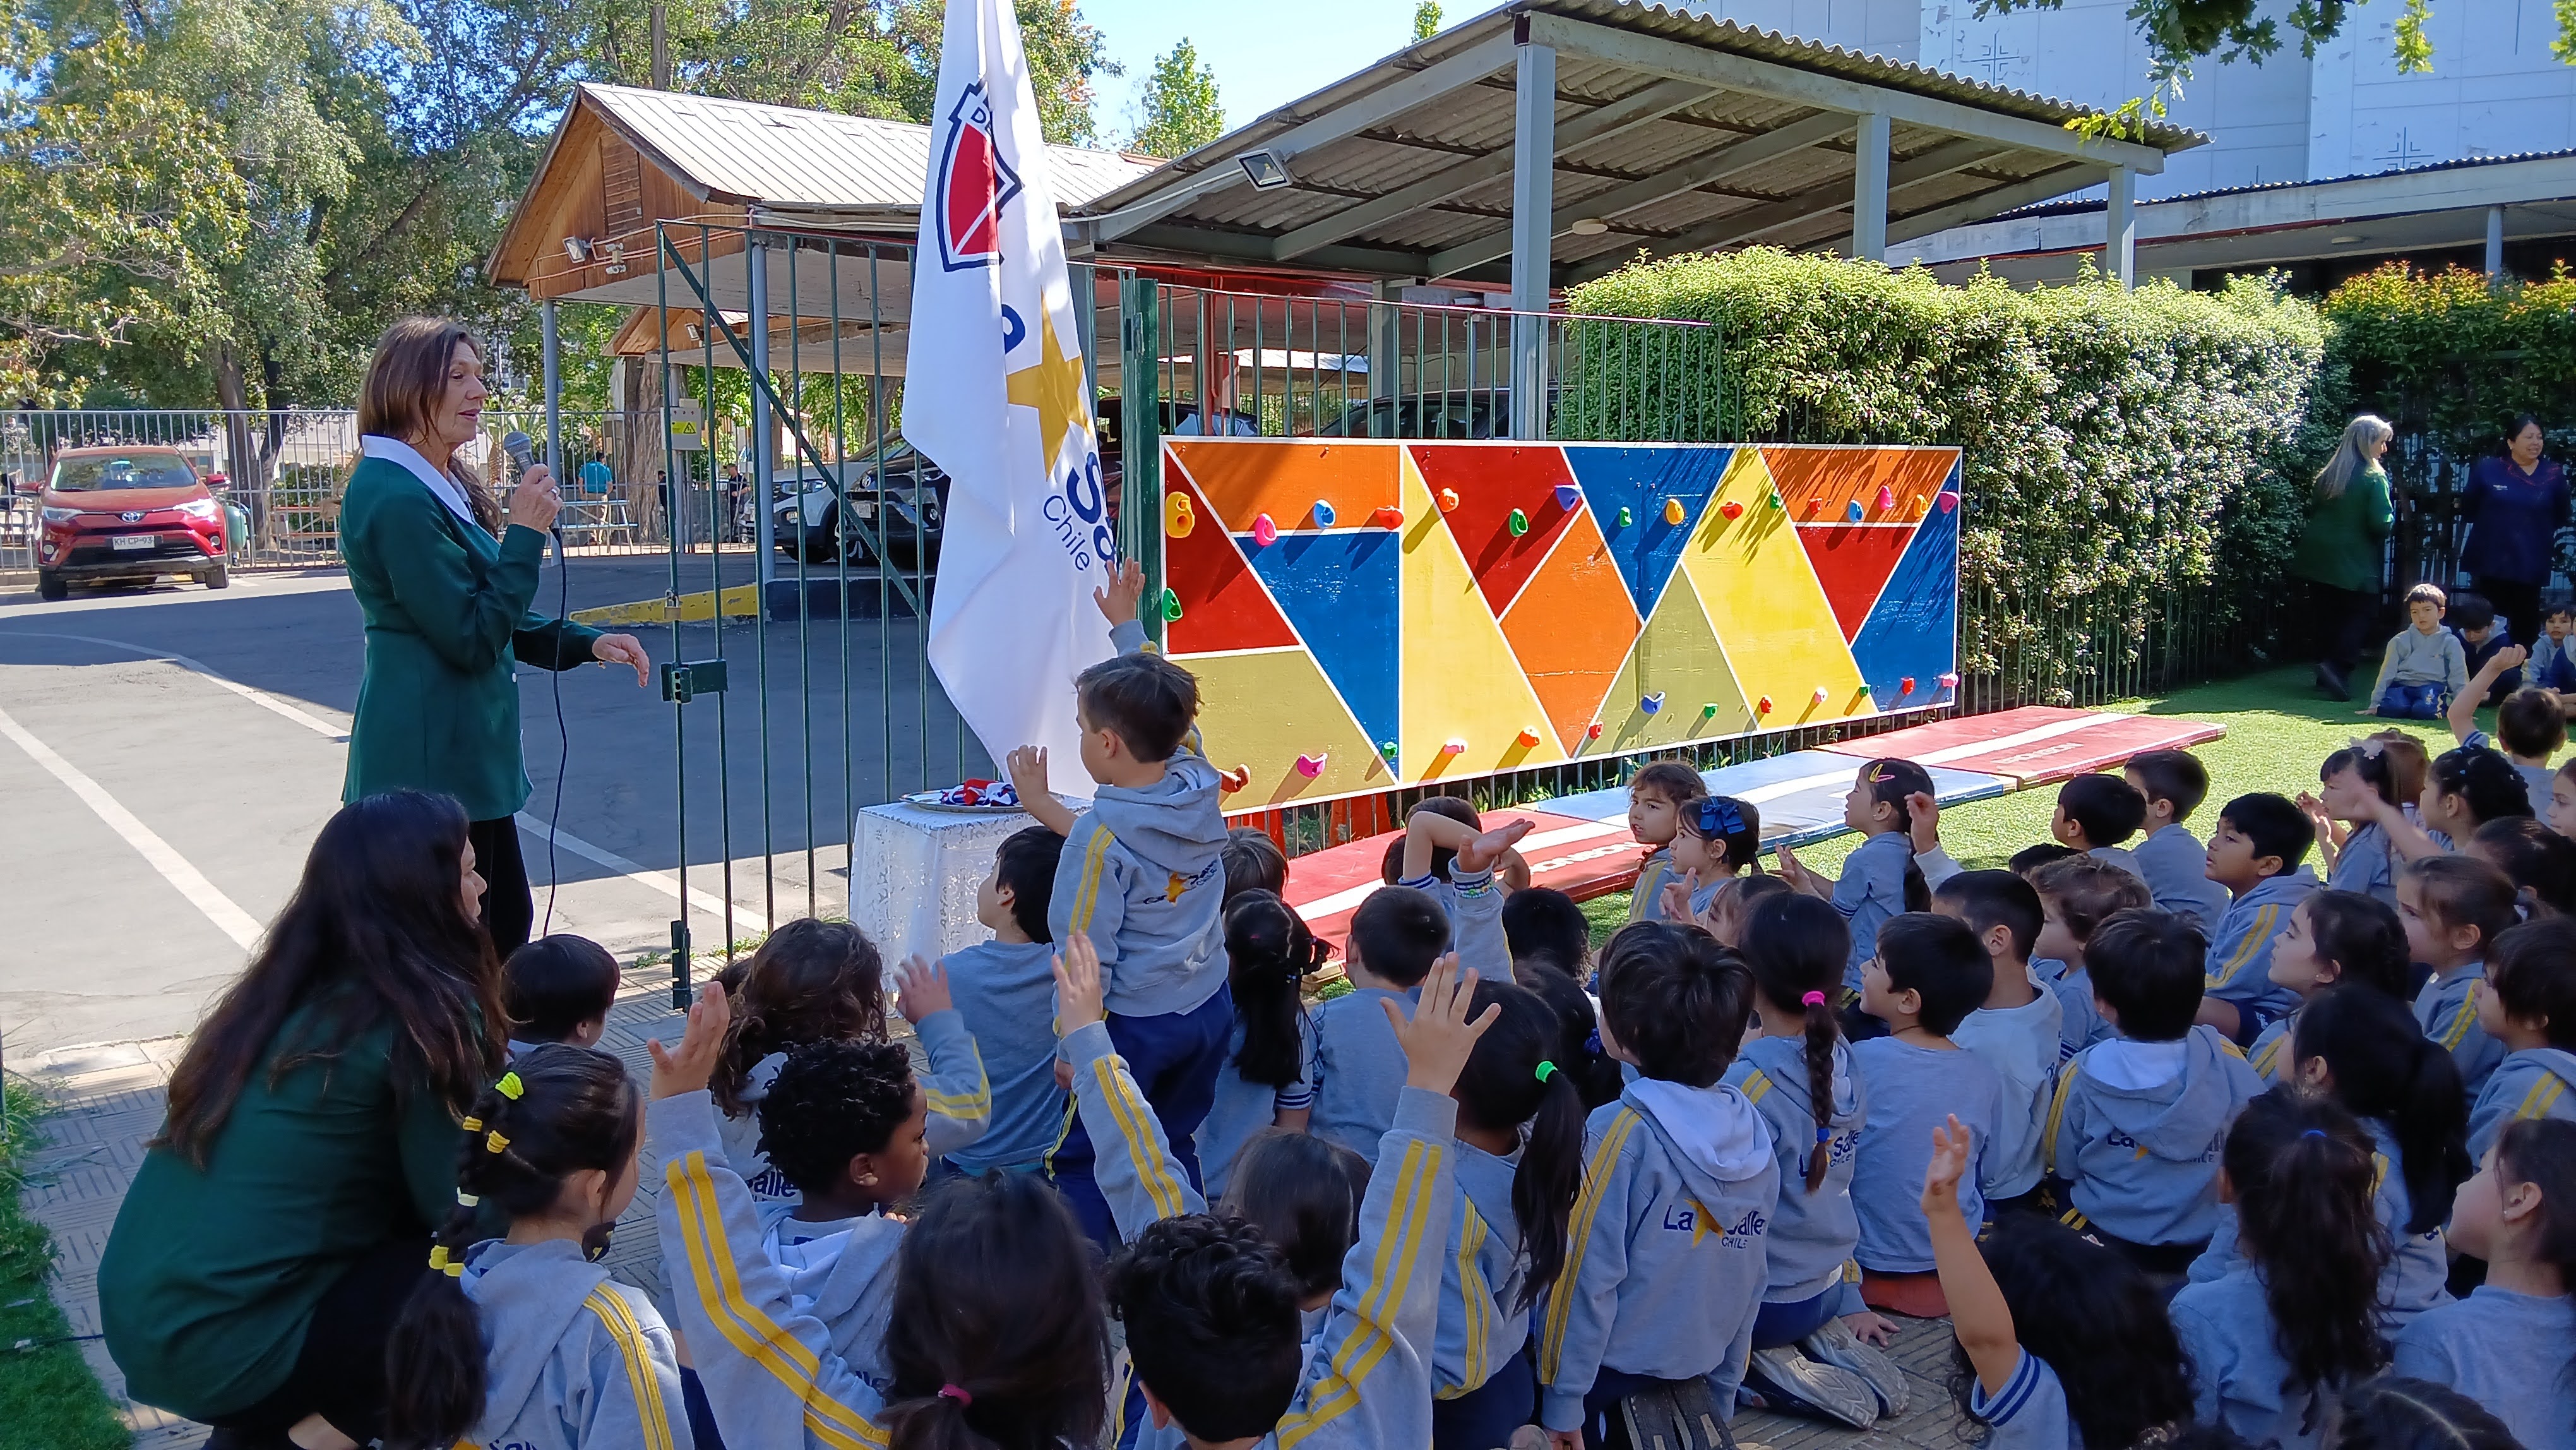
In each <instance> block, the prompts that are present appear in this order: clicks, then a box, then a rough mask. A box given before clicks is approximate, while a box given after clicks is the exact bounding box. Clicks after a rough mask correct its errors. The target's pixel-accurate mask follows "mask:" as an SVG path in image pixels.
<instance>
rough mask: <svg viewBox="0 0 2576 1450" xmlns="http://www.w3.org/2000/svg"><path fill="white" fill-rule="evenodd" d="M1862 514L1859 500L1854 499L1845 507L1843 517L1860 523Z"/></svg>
mask: <svg viewBox="0 0 2576 1450" xmlns="http://www.w3.org/2000/svg"><path fill="white" fill-rule="evenodd" d="M1861 512H1862V511H1861V506H1860V500H1859V499H1853V500H1852V501H1851V502H1850V503H1849V504H1846V505H1844V507H1843V517H1845V518H1847V519H1850V520H1851V521H1852V522H1853V523H1859V522H1860V519H1861Z"/></svg>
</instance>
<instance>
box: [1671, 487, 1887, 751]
mask: <svg viewBox="0 0 2576 1450" xmlns="http://www.w3.org/2000/svg"><path fill="white" fill-rule="evenodd" d="M1770 497H1771V471H1770V469H1769V468H1768V467H1767V466H1765V465H1764V463H1763V461H1762V450H1761V449H1758V448H1739V449H1737V450H1736V451H1735V459H1734V461H1733V462H1732V463H1731V464H1729V465H1728V467H1727V470H1726V478H1725V479H1724V481H1722V482H1720V483H1719V484H1718V486H1717V497H1716V498H1714V499H1712V500H1710V502H1709V506H1708V508H1707V509H1706V510H1705V511H1703V512H1702V513H1701V514H1700V521H1699V527H1698V528H1697V529H1695V530H1693V531H1692V534H1691V539H1690V542H1689V543H1688V544H1687V545H1685V546H1684V547H1683V549H1682V566H1681V572H1680V577H1678V578H1676V579H1675V581H1674V582H1675V583H1676V584H1678V583H1681V582H1683V581H1684V580H1687V581H1688V583H1689V585H1690V587H1691V589H1692V590H1693V591H1694V592H1695V593H1697V594H1698V595H1699V598H1700V603H1701V605H1702V606H1703V607H1704V608H1706V609H1707V611H1708V620H1709V623H1710V624H1711V625H1712V626H1714V627H1715V628H1716V631H1717V637H1718V639H1719V640H1720V641H1722V642H1723V643H1724V644H1725V646H1726V657H1727V659H1728V661H1729V662H1730V663H1732V664H1733V665H1734V667H1735V678H1736V681H1737V683H1738V684H1740V685H1741V686H1742V688H1743V691H1744V694H1745V696H1746V697H1747V698H1748V699H1751V700H1753V701H1756V702H1759V701H1760V700H1761V699H1762V697H1764V696H1766V695H1767V696H1769V697H1770V698H1771V702H1772V710H1771V713H1770V714H1768V715H1765V716H1763V717H1762V723H1761V724H1760V725H1759V726H1757V727H1753V728H1758V729H1765V730H1788V729H1794V728H1796V727H1798V726H1801V725H1818V724H1823V723H1826V722H1828V721H1834V720H1849V719H1854V718H1858V717H1863V716H1869V715H1875V714H1877V713H1878V712H1877V710H1876V709H1875V708H1874V707H1873V706H1872V705H1871V703H1870V699H1869V695H1868V693H1867V692H1866V691H1865V690H1863V689H1862V687H1861V678H1860V669H1859V667H1858V666H1857V665H1855V664H1854V663H1853V662H1852V655H1851V646H1850V645H1848V644H1846V643H1844V642H1843V632H1842V627H1841V626H1840V625H1839V624H1837V623H1836V622H1835V620H1834V607H1833V605H1832V604H1831V603H1830V602H1829V601H1827V600H1826V598H1825V590H1824V586H1823V585H1821V584H1819V583H1817V582H1816V569H1815V566H1814V565H1813V564H1810V563H1808V562H1807V551H1806V548H1805V547H1804V546H1803V545H1801V544H1800V543H1799V542H1798V531H1797V528H1796V526H1795V525H1793V524H1792V523H1791V522H1790V520H1789V515H1788V514H1787V513H1786V512H1784V511H1782V510H1778V509H1774V508H1771V507H1769V501H1770ZM1730 502H1732V503H1736V504H1739V505H1741V506H1742V507H1741V509H1740V510H1739V512H1738V513H1737V515H1736V517H1734V518H1731V519H1730V518H1728V517H1726V512H1725V510H1726V505H1727V504H1728V503H1730ZM1669 593H1670V590H1669V589H1668V590H1667V595H1668V596H1669ZM1819 687H1822V688H1823V690H1824V692H1825V698H1824V699H1823V701H1822V702H1821V703H1820V702H1818V700H1817V699H1816V691H1817V689H1818V688H1819Z"/></svg>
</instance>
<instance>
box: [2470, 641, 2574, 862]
mask: <svg viewBox="0 0 2576 1450" xmlns="http://www.w3.org/2000/svg"><path fill="white" fill-rule="evenodd" d="M2521 658H2522V651H2520V650H2518V649H2508V650H2505V651H2504V652H2502V653H2501V654H2498V655H2496V656H2495V657H2494V658H2492V659H2489V660H2488V661H2487V662H2486V664H2485V665H2484V666H2483V667H2481V668H2480V669H2479V671H2478V672H2477V673H2476V674H2475V675H2473V676H2471V677H2470V679H2469V688H2467V689H2466V690H2463V691H2461V692H2460V698H2458V699H2456V700H2453V701H2452V702H2451V713H2450V725H2451V734H2452V735H2453V736H2455V737H2457V738H2458V740H2459V742H2460V743H2461V744H2462V745H2465V746H2467V747H2468V748H2470V749H2472V750H2475V749H2478V748H2479V747H2481V746H2484V747H2487V748H2490V749H2496V750H2501V751H2503V752H2504V758H2505V759H2506V760H2509V761H2511V762H2512V763H2513V768H2514V770H2515V771H2516V772H2517V773H2518V774H2520V775H2521V776H2522V790H2523V794H2524V795H2525V796H2527V797H2529V798H2530V801H2531V814H2532V815H2533V816H2534V817H2535V818H2538V819H2542V820H2546V819H2548V816H2549V793H2550V790H2551V789H2552V787H2553V786H2555V784H2556V783H2557V779H2558V772H2557V771H2556V770H2555V769H2553V768H2552V767H2551V766H2550V764H2549V757H2551V756H2553V755H2556V754H2557V753H2558V752H2559V751H2560V750H2562V749H2564V748H2565V747H2566V745H2567V714H2566V711H2565V710H2563V709H2561V708H2560V706H2559V703H2558V697H2557V696H2556V695H2553V694H2551V693H2549V692H2548V691H2547V690H2544V689H2540V688H2538V687H2536V686H2525V687H2523V688H2522V689H2519V690H2515V691H2514V692H2512V693H2511V694H2509V695H2506V696H2505V697H2504V703H2503V704H2501V705H2498V706H2496V728H2495V737H2494V738H2493V739H2489V738H2488V736H2487V733H2486V732H2485V731H2483V730H2480V729H2479V728H2478V700H2479V698H2480V694H2479V689H2478V686H2479V683H2480V682H2481V681H2484V680H2487V679H2489V678H2491V677H2493V676H2496V675H2499V674H2503V673H2506V672H2507V669H2508V667H2509V666H2510V665H2512V664H2513V663H2515V662H2516V661H2518V660H2520V659H2521Z"/></svg>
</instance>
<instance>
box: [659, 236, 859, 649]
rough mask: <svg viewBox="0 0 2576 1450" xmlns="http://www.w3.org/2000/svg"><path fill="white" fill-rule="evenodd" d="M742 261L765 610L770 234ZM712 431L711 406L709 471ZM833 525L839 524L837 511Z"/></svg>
mask: <svg viewBox="0 0 2576 1450" xmlns="http://www.w3.org/2000/svg"><path fill="white" fill-rule="evenodd" d="M742 262H743V271H744V279H743V280H744V283H745V286H744V289H743V290H744V293H745V298H746V301H745V305H746V306H748V307H749V308H750V309H751V368H752V372H753V374H754V376H753V379H752V384H751V496H752V497H753V498H755V499H758V500H759V501H760V505H759V507H757V508H755V509H753V510H752V511H751V516H752V519H753V521H754V523H755V524H756V526H757V532H758V534H759V541H758V547H759V549H760V564H759V566H758V573H757V574H756V575H755V576H754V577H755V578H757V579H759V580H760V584H761V589H760V607H761V608H762V609H763V610H766V609H768V608H769V585H770V583H771V582H772V581H774V580H775V579H776V578H777V577H778V511H777V510H776V509H774V508H772V507H771V506H770V502H769V500H770V497H771V494H772V492H773V491H774V489H775V487H776V486H775V485H774V484H772V483H771V482H770V480H771V479H772V478H773V477H775V476H776V475H777V473H778V445H777V443H776V441H775V440H774V439H773V438H772V437H771V431H772V430H771V426H770V419H769V390H768V389H767V388H764V387H762V386H761V385H760V383H761V380H762V379H765V378H767V377H768V376H769V238H768V237H766V236H763V235H762V234H760V233H759V232H754V233H752V234H751V235H750V236H748V237H745V238H744V239H743V244H742ZM712 386H713V385H712V384H710V387H711V388H712ZM715 430H716V418H715V409H714V408H713V407H712V406H710V407H709V408H708V409H707V416H706V417H705V419H704V420H702V421H701V422H700V423H699V424H698V438H699V440H700V441H701V442H702V443H704V444H705V445H706V448H707V468H708V470H709V472H710V474H712V473H713V471H714V469H715V460H716V455H715ZM675 471H676V470H675ZM792 492H793V490H791V493H792ZM683 496H684V495H683V493H682V490H681V488H680V480H679V479H676V478H675V479H672V480H671V505H672V509H671V512H672V518H671V528H672V530H673V531H674V532H673V534H672V537H673V538H674V539H677V538H680V537H681V535H680V534H679V533H678V532H677V531H678V529H679V528H680V519H679V503H680V499H681V498H682V497H683ZM799 507H802V505H801V504H800V505H799ZM833 526H834V527H835V528H838V527H839V526H840V521H839V518H838V516H837V515H835V517H834V521H833ZM835 542H836V543H837V541H835ZM709 547H713V546H712V545H710V546H709Z"/></svg>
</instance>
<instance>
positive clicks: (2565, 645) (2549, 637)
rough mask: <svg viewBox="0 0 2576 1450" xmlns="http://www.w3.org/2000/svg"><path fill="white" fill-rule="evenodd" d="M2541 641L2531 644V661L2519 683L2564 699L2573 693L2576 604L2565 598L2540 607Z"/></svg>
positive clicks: (2526, 664)
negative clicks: (2541, 612) (2543, 616)
mask: <svg viewBox="0 0 2576 1450" xmlns="http://www.w3.org/2000/svg"><path fill="white" fill-rule="evenodd" d="M2543 612H2544V614H2545V616H2546V617H2545V618H2544V619H2543V620H2542V629H2541V634H2540V638H2538V639H2536V640H2533V641H2532V642H2531V658H2530V660H2529V661H2527V662H2526V663H2525V664H2524V665H2523V673H2522V680H2523V683H2524V684H2526V685H2530V686H2534V687H2536V688H2539V689H2543V690H2547V691H2549V692H2550V693H2551V694H2553V695H2557V696H2560V697H2562V698H2561V700H2560V703H2561V704H2565V703H2566V701H2565V699H2564V698H2563V697H2565V696H2567V695H2571V694H2576V643H2571V642H2570V639H2571V636H2576V603H2571V602H2569V601H2568V600H2566V599H2564V598H2560V599H2552V600H2550V601H2549V602H2548V603H2547V604H2546V605H2544V606H2543Z"/></svg>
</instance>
